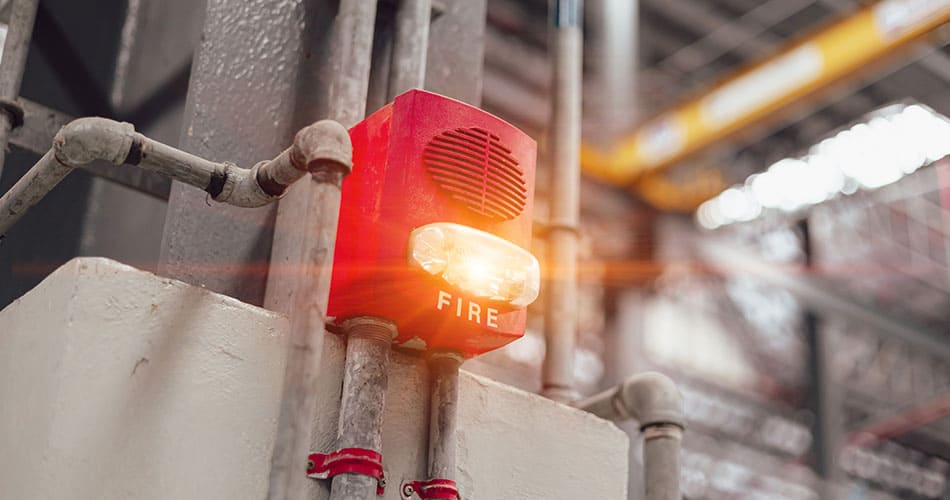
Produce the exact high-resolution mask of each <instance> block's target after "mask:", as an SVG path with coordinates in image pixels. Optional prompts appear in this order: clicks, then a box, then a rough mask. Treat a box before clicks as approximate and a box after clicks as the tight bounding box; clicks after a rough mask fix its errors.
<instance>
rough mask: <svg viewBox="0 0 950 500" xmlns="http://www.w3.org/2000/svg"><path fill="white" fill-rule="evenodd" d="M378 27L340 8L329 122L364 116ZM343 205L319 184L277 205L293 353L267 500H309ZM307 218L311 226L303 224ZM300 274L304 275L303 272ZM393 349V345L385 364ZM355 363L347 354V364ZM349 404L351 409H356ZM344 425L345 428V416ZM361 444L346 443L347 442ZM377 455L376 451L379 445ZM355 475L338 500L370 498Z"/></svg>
mask: <svg viewBox="0 0 950 500" xmlns="http://www.w3.org/2000/svg"><path fill="white" fill-rule="evenodd" d="M375 23H376V0H341V1H340V4H339V9H338V11H337V15H336V18H335V19H334V27H333V39H332V42H331V45H330V46H331V47H332V48H333V51H334V52H333V55H332V56H331V62H330V74H332V75H333V76H332V79H331V81H330V84H329V89H328V95H327V99H328V102H329V110H328V111H329V115H330V117H331V118H333V119H334V120H336V121H337V122H339V123H341V124H343V126H344V127H347V128H349V127H352V126H353V125H355V124H356V123H357V122H358V121H359V120H361V119H362V118H363V115H364V114H365V113H366V93H367V89H368V87H369V70H370V62H371V57H370V56H371V53H372V47H373V34H374V30H375ZM315 180H316V178H315ZM341 180H342V179H341ZM328 190H329V191H328ZM339 205H340V197H339V184H337V185H336V186H335V187H334V188H332V189H331V188H330V187H329V186H327V185H325V184H322V183H319V182H315V183H311V184H309V185H301V186H300V189H296V190H294V191H293V192H290V193H289V195H288V196H287V198H286V199H285V200H284V201H282V202H281V203H280V205H279V206H278V211H277V221H276V226H275V236H274V241H273V244H272V246H271V269H270V275H269V278H268V283H267V295H266V297H265V305H266V306H267V307H268V308H272V309H276V310H279V311H281V312H284V313H287V314H288V315H289V316H290V318H291V332H290V335H291V346H292V348H291V350H290V352H289V354H288V361H287V368H286V370H285V374H284V388H283V397H282V400H281V410H280V417H279V420H278V428H277V438H276V442H275V444H274V454H273V456H272V458H271V472H270V481H269V487H268V494H267V498H268V500H303V499H304V498H306V491H307V478H306V475H305V473H306V470H307V455H308V452H309V450H308V447H309V446H310V436H311V431H312V429H311V427H312V425H313V420H314V418H315V412H316V402H315V399H314V398H315V393H314V392H313V388H314V387H315V385H316V384H315V379H314V377H315V376H316V370H317V368H318V367H319V363H320V352H321V351H322V348H323V334H324V326H325V325H324V322H325V315H326V309H327V300H328V296H329V293H330V280H329V277H330V271H331V269H332V262H333V250H334V246H335V241H336V228H337V222H338V217H339ZM330 215H332V217H330ZM301 219H306V220H308V222H307V223H306V224H303V225H301V224H300V220H301ZM300 269H303V270H305V272H303V273H301V272H299V270H300ZM364 345H368V346H369V347H367V349H368V352H367V353H363V354H364V355H366V356H372V354H374V352H375V351H374V350H373V349H372V342H369V343H367V342H366V341H364V340H360V339H356V340H354V341H353V342H352V343H351V344H350V346H349V347H348V349H349V348H352V349H355V350H357V351H359V350H360V349H361V346H364ZM388 349H389V344H388V343H387V344H386V356H385V357H386V359H388ZM355 356H356V358H358V359H357V360H361V359H362V357H363V356H361V355H360V354H355ZM349 358H350V356H349V354H348V355H347V362H348V363H349ZM384 382H385V380H384ZM347 387H349V390H350V391H354V390H358V389H354V386H353V385H352V384H351V385H349V386H347V385H346V384H344V395H343V400H344V403H346V401H347V400H348V398H350V399H352V398H353V397H356V398H358V397H359V396H360V394H355V395H354V394H349V395H348V394H347V393H346V391H347ZM356 387H357V388H358V387H359V385H357V386H356ZM384 393H385V385H384V386H383V390H382V392H380V393H379V395H378V397H379V398H380V405H381V404H382V398H383V394H384ZM349 404H350V405H351V406H352V403H349ZM340 418H341V420H340V422H341V426H342V425H343V423H344V422H343V414H342V413H341V416H340ZM341 432H342V429H341ZM377 433H378V431H377ZM357 438H358V437H357ZM357 438H354V437H352V436H346V437H344V438H342V439H341V441H350V440H353V439H357ZM375 449H377V450H378V449H379V446H377V447H376V448H375ZM352 476H353V475H352V474H347V475H345V476H338V477H339V478H341V479H339V480H338V479H337V478H334V480H333V483H332V489H333V491H334V493H333V495H336V496H332V498H361V499H362V498H370V497H369V496H363V497H351V496H347V495H349V493H345V492H350V491H358V490H359V491H362V490H361V485H364V483H368V482H369V481H367V480H366V478H365V477H355V478H354V477H352ZM374 488H375V485H374ZM340 495H343V496H340Z"/></svg>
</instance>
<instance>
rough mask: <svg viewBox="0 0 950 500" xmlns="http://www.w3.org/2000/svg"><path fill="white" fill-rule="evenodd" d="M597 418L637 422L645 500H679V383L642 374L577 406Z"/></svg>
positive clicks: (680, 432) (579, 402) (658, 376)
mask: <svg viewBox="0 0 950 500" xmlns="http://www.w3.org/2000/svg"><path fill="white" fill-rule="evenodd" d="M575 406H576V407H577V408H580V409H582V410H585V411H588V412H590V413H593V414H594V415H597V416H598V417H601V418H604V419H607V420H613V421H622V420H627V419H631V418H632V419H634V420H636V421H637V422H638V423H639V424H640V431H641V432H642V433H643V439H644V445H643V481H644V486H645V488H646V496H645V498H646V500H680V498H682V497H681V496H680V489H679V477H680V464H679V455H680V443H681V441H682V438H683V429H684V427H685V425H686V424H685V418H684V416H683V398H682V396H681V395H680V393H679V390H677V388H676V384H675V383H673V381H672V380H670V378H669V377H667V376H665V375H662V374H659V373H653V372H648V373H641V374H637V375H634V376H632V377H630V378H628V379H627V380H625V381H624V382H623V383H621V384H620V385H618V386H616V387H614V388H612V389H608V390H606V391H604V392H602V393H600V394H596V395H594V396H591V397H589V398H587V399H585V400H583V401H578V402H577V403H575Z"/></svg>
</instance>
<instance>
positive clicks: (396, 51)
mask: <svg viewBox="0 0 950 500" xmlns="http://www.w3.org/2000/svg"><path fill="white" fill-rule="evenodd" d="M398 9H399V10H397V11H396V36H395V40H394V42H393V58H392V62H391V64H390V67H389V92H388V95H389V100H392V99H393V98H394V97H396V96H397V95H399V94H402V93H403V92H405V91H407V90H410V89H414V88H422V87H423V86H424V85H425V77H426V55H427V52H428V49H429V21H430V17H431V15H432V14H431V13H432V0H400V2H399V8H398Z"/></svg>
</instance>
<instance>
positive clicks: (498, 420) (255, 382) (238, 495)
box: [0, 258, 627, 500]
mask: <svg viewBox="0 0 950 500" xmlns="http://www.w3.org/2000/svg"><path fill="white" fill-rule="evenodd" d="M287 326H288V325H287V321H286V320H285V319H284V318H282V317H281V316H279V315H277V314H275V313H272V312H270V311H267V310H264V309H260V308H257V307H254V306H250V305H247V304H244V303H242V302H239V301H237V300H234V299H231V298H229V297H224V296H221V295H218V294H215V293H211V292H208V291H206V290H203V289H201V288H196V287H192V286H189V285H186V284H183V283H181V282H177V281H174V280H169V279H166V278H161V277H158V276H155V275H153V274H150V273H146V272H142V271H138V270H136V269H133V268H131V267H128V266H125V265H122V264H119V263H116V262H113V261H109V260H106V259H97V258H83V259H75V260H73V261H70V262H69V263H67V264H66V265H64V266H63V267H61V268H60V269H58V270H57V271H55V272H54V273H53V274H51V275H50V276H49V277H48V278H47V279H46V280H44V281H43V282H42V283H41V284H40V285H38V286H37V287H36V288H35V289H34V290H32V291H31V292H29V293H28V294H26V295H25V296H24V297H22V298H20V299H19V300H17V301H16V302H14V303H13V304H11V305H10V306H9V307H7V308H6V309H4V310H3V311H0V401H2V402H3V404H0V450H3V453H0V485H3V486H2V492H3V493H2V496H3V498H16V499H22V500H28V499H43V500H54V499H63V500H65V499H80V500H83V499H90V500H91V499H115V500H119V499H155V500H159V499H163V500H164V499H170V498H174V499H176V500H192V499H193V500H199V499H200V500H207V499H229V500H231V499H247V500H260V499H262V498H264V495H265V492H266V489H267V472H268V467H269V460H270V454H271V447H272V446H273V439H274V430H275V425H276V419H277V411H278V407H279V397H280V388H281V384H282V377H283V372H284V360H285V354H286V352H285V346H284V342H285V338H284V337H285V335H286V332H287ZM325 346H326V347H325V351H324V356H323V359H324V363H323V367H322V370H323V377H322V381H321V384H320V385H319V387H317V388H316V390H317V391H318V394H319V417H318V418H317V421H316V422H315V423H314V426H315V427H314V428H315V436H314V443H313V447H314V448H313V449H315V450H321V451H327V450H330V449H332V447H333V441H334V437H335V434H336V418H337V413H338V404H339V393H340V386H341V384H342V379H341V376H342V370H341V367H342V363H343V343H342V340H341V339H339V338H337V337H334V336H328V337H327V340H326V344H325ZM462 377H463V378H462V386H461V394H462V396H461V398H462V399H461V413H460V418H461V421H460V431H461V435H460V443H459V453H460V457H459V462H460V464H461V465H460V467H461V469H462V470H461V479H462V480H461V484H460V487H461V490H462V493H463V496H464V498H465V499H466V500H473V499H484V500H489V499H502V498H504V499H539V500H540V499H556V498H562V499H577V498H591V499H593V498H597V499H618V500H619V499H623V498H626V492H625V489H626V473H627V438H626V435H624V434H623V433H622V432H620V431H619V430H618V429H617V428H616V427H614V426H613V425H612V424H610V423H608V422H605V421H602V420H600V419H597V418H595V417H593V416H591V415H588V414H585V413H583V412H579V411H577V410H574V409H571V408H567V407H565V406H562V405H559V404H557V403H553V402H551V401H548V400H545V399H542V398H540V397H537V396H535V395H532V394H527V393H524V392H521V391H518V390H516V389H512V388H510V387H507V386H503V385H501V384H498V383H495V382H492V381H490V380H487V379H484V378H481V377H477V376H474V375H471V374H467V373H463V375H462ZM426 386H427V379H426V371H425V370H424V367H423V366H422V363H421V362H420V360H419V359H417V358H414V357H411V356H406V355H402V354H394V357H393V362H392V372H391V375H390V386H389V392H388V394H387V408H386V428H385V432H384V440H383V441H384V448H385V449H384V462H385V467H386V473H387V478H388V479H389V485H390V487H389V488H387V491H386V495H385V497H384V498H386V499H397V498H399V494H398V485H399V484H400V483H401V482H402V481H403V480H415V479H422V478H424V475H425V450H426V441H425V436H426V430H427V422H426V413H427V410H426V408H427V401H426ZM312 484H313V493H314V498H320V499H323V498H326V493H327V491H326V485H324V484H322V483H318V482H313V483H312Z"/></svg>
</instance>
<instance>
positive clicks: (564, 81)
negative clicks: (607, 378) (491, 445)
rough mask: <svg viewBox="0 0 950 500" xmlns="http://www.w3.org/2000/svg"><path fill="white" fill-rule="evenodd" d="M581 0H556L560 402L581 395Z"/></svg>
mask: <svg viewBox="0 0 950 500" xmlns="http://www.w3.org/2000/svg"><path fill="white" fill-rule="evenodd" d="M580 3H581V2H580V0H554V1H553V2H552V4H551V5H552V12H551V22H552V24H553V28H554V31H553V35H552V36H553V40H552V41H553V43H554V73H553V81H552V89H553V95H552V98H551V102H552V122H553V125H552V128H551V131H550V136H551V137H550V147H551V151H550V158H551V162H552V164H551V186H550V191H549V196H550V207H551V211H550V215H549V220H548V226H547V230H548V233H547V256H546V261H547V268H548V269H547V272H548V277H547V297H546V298H545V311H544V330H545V357H544V366H543V374H542V394H543V395H545V396H547V397H549V398H551V399H554V400H556V401H561V402H570V401H572V400H574V399H576V397H577V393H576V392H575V390H574V350H575V344H576V335H577V302H578V296H577V247H578V242H577V236H578V235H577V231H578V227H577V226H578V222H579V219H580V180H581V170H580V141H581V76H582V74H581V62H582V58H583V47H582V33H581V20H580V16H581V9H580Z"/></svg>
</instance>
